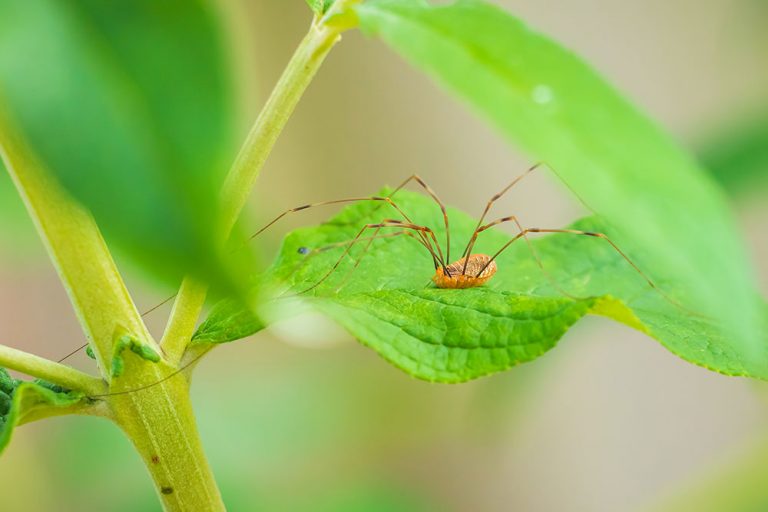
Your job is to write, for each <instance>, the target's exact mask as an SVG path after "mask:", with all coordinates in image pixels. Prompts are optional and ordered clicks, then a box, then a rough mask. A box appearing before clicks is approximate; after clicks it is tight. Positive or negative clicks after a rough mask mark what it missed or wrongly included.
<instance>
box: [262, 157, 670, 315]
mask: <svg viewBox="0 0 768 512" xmlns="http://www.w3.org/2000/svg"><path fill="white" fill-rule="evenodd" d="M541 165H542V164H541V163H538V164H536V165H534V166H532V167H530V168H529V169H528V170H526V171H525V172H524V173H523V174H521V175H519V176H517V177H516V178H515V179H514V180H512V182H511V183H510V184H509V185H507V186H506V187H505V188H504V189H502V190H501V191H500V192H499V193H497V194H495V195H494V196H493V197H491V199H490V200H489V201H488V203H487V204H486V206H485V210H483V213H482V215H481V216H480V220H479V221H478V222H477V226H476V227H475V230H474V232H473V233H472V235H471V237H470V239H469V241H468V242H467V245H466V247H465V248H464V251H463V252H462V254H461V258H459V259H458V260H456V261H454V262H452V263H451V262H450V261H451V253H450V250H451V231H450V226H449V222H448V213H447V211H446V208H445V205H444V204H443V202H442V201H440V199H439V198H438V197H437V194H436V193H435V192H434V191H433V190H432V188H431V187H430V186H429V185H427V183H426V182H425V181H424V180H423V179H422V178H421V177H420V176H419V175H417V174H414V175H412V176H410V177H409V178H407V179H406V180H405V181H403V182H402V183H401V184H400V185H399V186H398V187H397V188H395V189H394V191H393V192H392V193H391V194H390V195H389V196H387V197H379V196H370V197H352V198H345V199H336V200H333V201H323V202H319V203H312V204H306V205H303V206H298V207H296V208H291V209H289V210H286V211H284V212H282V213H281V214H280V215H278V216H277V217H275V218H274V219H272V220H271V221H270V222H269V223H267V224H266V225H265V226H264V227H263V228H261V229H260V230H259V231H257V232H256V233H255V234H254V235H253V236H251V239H253V238H256V237H257V236H258V235H260V234H261V233H263V232H264V231H265V230H267V229H268V228H269V227H271V226H272V225H273V224H275V223H276V222H277V221H279V220H280V219H282V218H283V217H285V216H286V215H288V214H290V213H295V212H299V211H302V210H306V209H309V208H314V207H317V206H327V205H332V204H340V203H351V202H360V201H380V202H384V203H387V204H389V205H390V206H392V207H393V208H394V209H395V210H396V211H397V212H398V213H399V214H400V215H401V216H402V218H403V219H404V220H395V219H384V220H382V221H381V222H378V223H369V224H365V225H364V226H363V227H362V228H361V229H360V231H359V232H358V233H357V235H356V236H355V237H354V238H353V239H352V240H350V241H346V242H340V243H335V244H331V245H328V246H325V247H320V248H316V249H313V250H311V251H310V250H308V249H306V248H304V247H302V248H300V249H299V252H301V253H302V254H305V255H307V256H308V257H310V256H314V255H316V254H318V253H320V252H324V251H327V250H330V249H333V248H336V247H344V246H346V249H345V250H344V252H343V253H342V254H341V256H340V257H339V258H338V260H336V262H335V263H334V265H333V266H332V267H331V268H330V269H329V270H328V272H326V274H325V275H323V276H322V277H321V278H320V280H318V281H317V282H316V283H315V284H313V285H312V286H310V287H309V288H306V289H304V290H302V291H300V292H298V293H297V294H296V295H301V294H304V293H307V292H308V291H310V290H312V289H314V288H316V287H318V286H319V285H320V284H322V283H323V282H324V281H325V280H326V279H327V278H328V277H330V275H331V274H333V272H334V271H336V269H337V268H338V267H339V265H340V264H341V262H342V261H343V260H344V258H345V257H347V256H348V255H349V252H350V250H351V248H352V246H354V245H355V244H357V243H358V242H362V241H368V244H367V245H366V246H365V249H364V250H363V255H364V254H365V253H366V252H367V251H368V249H369V248H370V246H371V244H372V243H373V241H374V240H376V239H381V238H391V237H396V236H401V235H406V236H409V237H411V238H414V239H415V240H416V241H417V242H419V243H420V244H421V245H422V246H423V247H425V248H426V249H427V251H429V254H430V256H431V257H432V261H433V263H434V266H435V274H434V275H433V276H432V282H434V284H435V286H437V287H438V288H473V287H476V286H481V285H483V284H485V283H486V282H488V281H489V280H490V279H491V278H492V277H493V276H494V274H495V273H496V271H497V270H498V267H497V265H496V259H497V258H498V257H499V255H500V254H501V253H502V252H504V251H505V250H506V249H507V248H508V247H509V246H511V245H512V244H513V243H514V242H516V241H517V240H519V239H521V238H523V239H524V240H525V241H526V243H527V245H528V248H529V249H530V251H531V254H532V255H533V257H534V259H535V260H536V263H537V265H538V266H539V268H540V269H541V271H542V272H543V273H544V275H545V276H546V277H547V279H549V280H550V281H551V282H552V284H553V285H554V286H555V287H556V288H557V289H558V290H559V291H560V292H561V293H563V294H564V295H566V296H568V297H571V298H573V296H572V295H571V294H569V293H568V292H566V291H565V290H563V289H562V288H561V287H560V286H559V285H558V284H557V283H556V282H555V281H554V280H553V279H552V277H551V275H550V274H549V273H548V272H547V271H546V269H545V268H544V265H543V264H542V262H541V259H540V258H539V256H538V253H537V252H536V250H535V249H534V247H533V245H532V244H531V243H530V240H529V239H528V234H529V233H565V234H571V235H580V236H589V237H595V238H602V239H603V240H605V241H606V242H607V243H608V244H610V246H611V247H612V248H613V249H614V250H615V251H616V252H617V253H618V254H619V255H620V256H621V257H622V258H623V259H624V260H625V261H626V262H627V263H629V265H630V266H632V268H633V269H635V271H637V272H638V273H639V274H640V275H641V276H642V277H643V279H645V281H646V282H647V283H648V284H649V285H650V286H651V287H652V288H653V289H655V290H657V291H658V292H659V293H661V294H662V295H663V296H664V297H665V298H666V299H667V300H671V299H669V298H668V297H667V296H666V295H665V294H664V293H663V292H662V291H661V290H660V289H659V288H658V287H657V286H656V285H655V284H654V282H653V281H651V279H650V278H649V277H648V276H647V275H645V273H643V271H642V270H640V268H639V267H638V266H637V265H636V264H635V263H634V262H633V261H632V260H631V259H630V258H629V257H628V256H627V255H626V254H625V253H624V252H623V251H622V250H621V249H619V247H618V246H617V245H616V244H615V243H614V242H613V241H612V240H611V239H610V238H608V237H607V236H606V235H605V234H603V233H595V232H591V231H581V230H576V229H551V228H523V226H522V225H521V224H520V222H519V220H518V219H517V217H516V216H515V215H510V216H507V217H502V218H500V219H497V220H494V221H492V222H489V223H487V224H483V221H485V218H486V216H487V215H488V212H489V211H490V209H491V207H492V206H493V204H494V203H495V202H496V201H498V200H499V199H500V198H501V197H502V196H504V194H506V193H507V192H508V191H509V190H510V189H512V187H514V186H515V185H516V184H517V183H518V182H520V181H521V180H522V179H523V178H525V177H526V176H527V175H528V174H530V173H531V172H533V171H534V170H536V169H537V168H539V167H541ZM412 181H414V182H416V183H417V184H418V185H419V186H420V187H421V188H423V189H424V190H425V191H426V192H427V194H429V196H430V197H431V198H432V200H433V201H434V202H435V203H436V204H437V205H438V206H439V208H440V211H441V213H442V215H443V223H444V224H445V253H443V250H442V248H441V246H440V244H439V243H438V241H437V236H436V235H435V232H434V231H433V230H432V229H431V228H429V227H428V226H423V225H418V224H415V223H414V222H413V221H412V220H411V219H410V218H409V217H408V215H407V214H406V213H405V212H404V211H403V210H402V209H401V208H400V207H399V206H398V205H397V204H396V203H395V202H394V201H393V200H392V197H393V196H394V195H395V194H396V193H397V192H398V191H399V190H401V189H402V188H404V187H405V186H406V185H408V184H409V183H410V182H412ZM505 222H513V223H514V224H515V226H516V227H517V229H518V233H517V235H515V236H514V237H513V238H512V239H511V240H509V241H508V242H506V243H505V244H504V245H503V246H502V247H501V248H500V249H499V250H498V251H496V253H494V254H493V256H489V255H487V254H473V253H472V249H473V248H474V246H475V242H476V241H477V238H478V236H479V235H480V233H482V232H483V231H486V230H488V229H490V228H492V227H494V226H497V225H499V224H503V223H505ZM383 228H400V229H401V231H398V232H395V233H390V234H384V235H379V234H378V233H379V231H380V230H381V229H383ZM369 230H374V233H373V235H372V236H370V237H363V235H364V234H365V233H366V231H369ZM361 260H362V255H361V256H360V257H358V259H357V261H356V262H355V264H354V266H353V268H352V269H351V270H350V273H351V272H352V271H354V270H355V269H356V268H357V266H358V265H359V264H360V261H361ZM347 277H348V276H347ZM345 281H346V279H345V280H344V281H343V282H345ZM339 288H341V286H339Z"/></svg>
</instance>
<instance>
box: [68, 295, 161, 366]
mask: <svg viewBox="0 0 768 512" xmlns="http://www.w3.org/2000/svg"><path fill="white" fill-rule="evenodd" d="M174 298H176V294H175V293H174V294H173V295H171V296H170V297H168V298H166V299H165V300H164V301H163V302H160V303H158V304H155V305H154V306H152V307H151V308H149V309H148V310H146V311H145V312H143V313H142V314H141V316H142V318H143V317H145V316H147V315H148V314H150V313H152V312H153V311H155V310H156V309H158V308H159V307H161V306H163V305H165V304H167V303H169V302H170V301H172V300H173V299H174ZM87 346H88V343H87V342H86V343H84V344H82V345H80V346H79V347H77V348H76V349H75V350H73V351H72V352H70V353H69V354H67V355H65V356H64V357H62V358H61V359H59V360H58V361H56V362H57V363H63V362H64V361H66V360H67V359H69V358H70V357H72V356H73V355H75V354H77V353H78V352H80V351H81V350H83V349H84V348H86V347H87Z"/></svg>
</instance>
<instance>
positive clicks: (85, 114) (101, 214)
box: [0, 0, 232, 276]
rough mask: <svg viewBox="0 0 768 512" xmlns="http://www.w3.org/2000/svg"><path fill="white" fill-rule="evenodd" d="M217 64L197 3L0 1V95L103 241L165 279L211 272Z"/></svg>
mask: <svg viewBox="0 0 768 512" xmlns="http://www.w3.org/2000/svg"><path fill="white" fill-rule="evenodd" d="M230 89H231V84H230V72H229V69H228V67H227V65H226V58H225V55H224V54H223V49H222V37H221V34H220V29H219V27H218V25H217V20H216V16H215V11H214V8H213V7H212V6H211V5H209V4H207V3H205V2H202V1H191V2H190V1H185V0H171V1H168V2H161V3H158V2H154V1H152V0H138V1H134V2H129V3H126V4H123V3H120V4H117V3H114V2H101V1H99V0H77V1H75V0H63V1H59V0H30V1H17V0H0V99H1V100H2V103H3V107H4V108H5V109H6V110H7V111H8V112H7V113H8V114H9V116H10V117H11V121H12V123H13V124H14V126H15V127H16V128H17V129H18V130H19V131H20V132H21V133H22V134H23V135H24V136H25V139H26V140H27V142H28V143H29V144H30V146H31V148H32V149H33V151H34V152H35V154H36V155H37V157H38V158H39V159H41V160H42V162H43V163H44V164H45V165H46V167H47V168H48V169H49V170H50V171H52V172H53V173H54V174H55V176H56V177H57V178H58V179H59V180H60V181H61V182H62V183H63V184H64V186H65V187H66V188H67V189H68V190H69V192H70V193H72V195H73V196H75V198H76V199H78V200H80V201H81V202H82V203H84V204H85V205H86V206H87V207H88V208H89V209H90V210H91V211H92V212H93V214H94V216H95V217H96V220H97V222H98V223H99V225H100V227H101V228H102V229H104V231H105V232H106V234H107V236H109V237H111V238H113V239H115V240H117V241H119V242H120V243H121V244H122V247H123V248H124V249H126V250H128V251H129V252H130V253H131V254H132V255H133V256H135V257H137V258H138V259H139V260H140V262H143V263H144V264H145V265H146V266H148V267H149V268H153V269H157V270H162V271H165V272H166V273H167V274H170V275H172V276H176V275H180V274H181V273H182V272H184V271H186V270H191V269H193V270H200V269H203V270H206V269H207V267H209V266H210V267H216V266H217V263H216V257H215V255H214V252H213V249H212V241H213V240H214V236H215V233H214V231H215V229H216V225H217V224H216V223H217V211H218V204H217V197H218V195H217V194H218V189H219V182H220V181H221V178H222V175H223V172H224V171H226V168H227V166H228V165H229V161H228V160H229V157H230V156H231V153H230V150H231V149H232V141H231V135H232V128H231V124H232V105H231V99H230V96H231V91H230Z"/></svg>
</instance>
